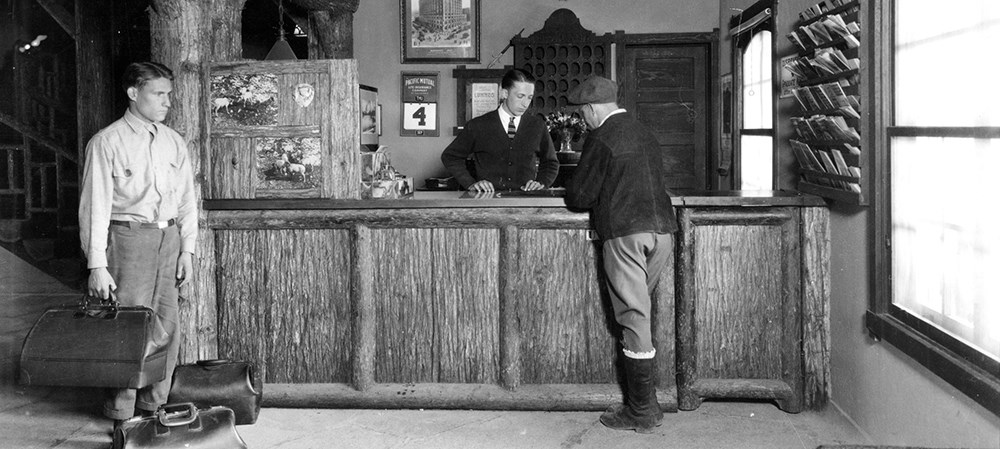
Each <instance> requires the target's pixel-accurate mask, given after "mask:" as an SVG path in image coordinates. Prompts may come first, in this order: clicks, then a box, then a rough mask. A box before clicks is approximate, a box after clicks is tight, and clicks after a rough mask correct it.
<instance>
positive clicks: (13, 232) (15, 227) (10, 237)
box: [0, 218, 28, 243]
mask: <svg viewBox="0 0 1000 449" xmlns="http://www.w3.org/2000/svg"><path fill="white" fill-rule="evenodd" d="M27 222H28V220H25V219H14V218H8V219H3V220H0V242H4V243H14V242H16V241H18V240H21V229H22V228H23V226H24V224H25V223H27Z"/></svg>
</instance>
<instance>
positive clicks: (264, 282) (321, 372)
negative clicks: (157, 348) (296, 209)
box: [215, 229, 352, 382]
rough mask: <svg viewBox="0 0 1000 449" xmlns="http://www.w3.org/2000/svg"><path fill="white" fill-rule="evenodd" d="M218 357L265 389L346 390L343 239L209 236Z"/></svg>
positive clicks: (311, 234) (336, 235)
mask: <svg viewBox="0 0 1000 449" xmlns="http://www.w3.org/2000/svg"><path fill="white" fill-rule="evenodd" d="M215 237H216V248H217V253H218V259H217V264H218V266H217V270H218V274H217V285H218V302H219V316H218V320H219V332H218V339H219V354H220V355H222V356H223V357H225V358H230V359H237V360H252V361H255V362H256V363H257V366H258V367H259V370H260V375H261V376H262V377H261V378H262V379H263V380H264V381H265V382H349V381H350V379H351V376H350V373H351V359H350V357H351V347H352V344H351V323H352V320H351V303H350V298H351V288H350V272H351V271H350V267H351V257H350V253H349V252H348V251H345V250H344V249H345V248H348V247H349V245H350V235H349V233H348V232H346V231H342V230H331V229H314V230H283V231H275V230H260V231H218V232H216V233H215Z"/></svg>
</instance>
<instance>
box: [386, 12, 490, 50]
mask: <svg viewBox="0 0 1000 449" xmlns="http://www.w3.org/2000/svg"><path fill="white" fill-rule="evenodd" d="M479 2H480V0H433V1H428V0H399V36H400V45H399V47H400V62H402V63H403V64H423V63H479V24H480V21H479Z"/></svg>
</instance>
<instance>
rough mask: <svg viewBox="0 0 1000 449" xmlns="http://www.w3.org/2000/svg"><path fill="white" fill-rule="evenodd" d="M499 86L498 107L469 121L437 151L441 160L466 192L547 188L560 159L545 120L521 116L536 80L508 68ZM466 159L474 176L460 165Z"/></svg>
mask: <svg viewBox="0 0 1000 449" xmlns="http://www.w3.org/2000/svg"><path fill="white" fill-rule="evenodd" d="M500 87H501V89H500V95H501V97H503V102H502V103H500V107H499V108H497V109H496V110H495V111H492V112H487V113H485V114H483V115H480V116H479V117H476V118H474V119H472V120H469V123H466V124H465V129H463V130H462V132H461V133H459V135H458V136H457V137H455V140H453V141H452V142H451V144H450V145H448V147H447V148H445V149H444V152H442V153H441V162H442V163H443V164H444V166H445V168H447V169H448V172H449V173H451V175H452V176H454V177H455V180H456V181H458V183H459V184H460V185H461V186H462V188H463V189H467V190H474V191H480V192H493V191H494V190H516V189H521V190H539V189H544V188H547V187H549V186H551V185H552V182H554V181H555V180H556V174H557V173H558V172H559V159H557V158H556V149H555V145H553V144H552V138H551V137H549V131H548V128H547V127H546V126H545V120H543V119H542V118H541V117H537V116H530V115H524V113H525V111H527V110H528V108H529V107H531V99H532V98H533V97H534V95H535V78H534V77H533V76H531V74H530V73H528V72H526V71H524V70H521V69H512V70H508V71H507V73H506V74H504V76H503V79H502V80H501V81H500ZM470 156H471V157H472V160H473V163H474V164H475V168H476V177H473V176H472V174H471V173H469V170H468V169H466V167H465V161H466V159H468V158H469V157H470ZM536 161H537V164H538V168H537V169H536V168H535V164H536Z"/></svg>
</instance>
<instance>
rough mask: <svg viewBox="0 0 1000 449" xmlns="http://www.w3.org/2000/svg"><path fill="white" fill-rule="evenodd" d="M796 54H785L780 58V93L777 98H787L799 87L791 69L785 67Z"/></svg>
mask: <svg viewBox="0 0 1000 449" xmlns="http://www.w3.org/2000/svg"><path fill="white" fill-rule="evenodd" d="M797 57H798V55H791V56H785V57H784V58H781V63H780V66H781V93H780V94H779V95H778V98H788V97H791V96H792V91H793V90H795V88H797V87H799V80H798V78H796V77H795V75H793V74H792V72H791V70H788V69H786V68H785V65H786V64H788V63H789V62H790V61H791V60H793V59H795V58H797Z"/></svg>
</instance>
